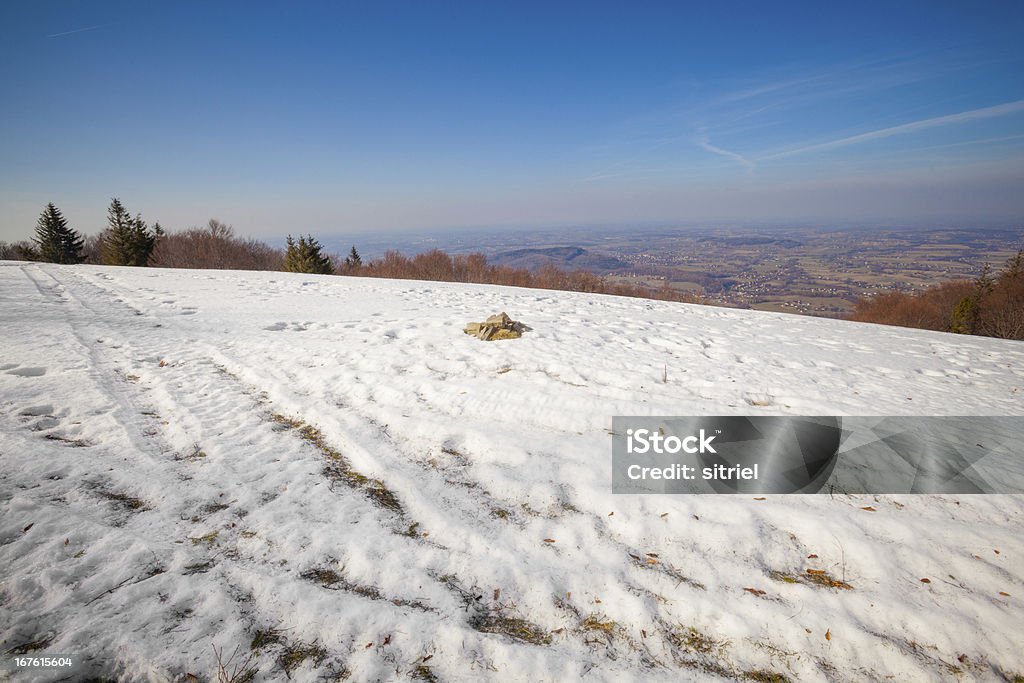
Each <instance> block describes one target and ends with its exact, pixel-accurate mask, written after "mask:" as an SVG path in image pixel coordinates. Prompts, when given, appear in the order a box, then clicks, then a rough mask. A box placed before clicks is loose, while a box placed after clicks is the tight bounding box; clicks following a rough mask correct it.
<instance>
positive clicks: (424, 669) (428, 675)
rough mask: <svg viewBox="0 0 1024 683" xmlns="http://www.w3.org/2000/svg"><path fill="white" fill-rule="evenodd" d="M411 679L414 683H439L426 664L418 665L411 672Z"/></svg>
mask: <svg viewBox="0 0 1024 683" xmlns="http://www.w3.org/2000/svg"><path fill="white" fill-rule="evenodd" d="M409 677H410V678H412V679H413V680H414V681H428V682H429V683H437V681H438V680H439V679H438V678H437V676H435V675H434V672H433V671H431V670H430V667H429V666H427V665H426V664H417V665H416V666H415V667H413V669H412V671H410V672H409Z"/></svg>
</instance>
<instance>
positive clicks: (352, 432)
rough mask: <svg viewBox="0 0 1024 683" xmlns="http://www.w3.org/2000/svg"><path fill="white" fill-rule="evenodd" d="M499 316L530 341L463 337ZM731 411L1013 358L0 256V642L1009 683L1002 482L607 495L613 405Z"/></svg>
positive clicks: (619, 306)
mask: <svg viewBox="0 0 1024 683" xmlns="http://www.w3.org/2000/svg"><path fill="white" fill-rule="evenodd" d="M500 311H507V312H508V313H509V314H510V315H511V316H512V317H513V318H515V319H518V320H522V321H523V322H525V323H526V324H527V325H529V326H530V327H531V328H532V330H531V331H529V332H528V333H526V334H525V335H524V336H523V338H522V339H518V340H511V341H502V342H495V343H484V342H480V341H478V340H476V339H473V338H471V337H469V336H467V335H464V334H463V333H462V332H461V329H462V327H463V325H464V324H465V323H466V322H468V321H473V320H482V319H484V318H485V317H487V316H488V315H491V314H493V313H497V312H500ZM666 379H667V381H665V380H666ZM761 413H778V414H830V415H851V414H890V415H899V414H907V415H912V414H917V415H949V414H961V415H962V414H991V415H996V414H1004V415H1020V414H1024V344H1021V343H1017V342H1004V341H998V340H990V339H979V338H966V337H961V336H953V335H946V334H937V333H930V332H922V331H912V330H904V329H897V328H885V327H879V326H873V325H863V324H853V323H845V322H838V321H828V320H820V319H812V318H804V317H796V316H787V315H778V314H767V313H756V312H748V311H735V310H726V309H721V308H708V307H700V306H687V305H680V304H670V303H659V302H651V301H644V300H636V299H624V298H616V297H606V296H595V295H582V294H571V293H561V292H549V291H535V290H525V289H514V288H501V287H489V286H475V285H460V284H445V283H421V282H404V281H386V280H374V279H358V278H344V277H318V276H306V275H294V274H282V273H240V272H223V271H186V270H157V269H129V268H101V267H93V266H75V267H61V266H50V265H38V264H24V263H12V262H0V511H2V512H0V579H2V583H0V640H2V644H0V651H2V652H3V653H6V654H5V655H4V657H5V660H6V659H9V656H10V655H11V654H13V653H29V654H44V653H46V654H52V653H58V654H71V655H73V656H74V657H75V658H76V660H77V661H76V666H77V667H78V668H77V669H76V670H75V671H74V672H73V673H71V674H68V673H67V672H64V673H47V674H40V676H41V678H40V679H41V680H50V679H51V678H54V677H59V676H61V675H63V676H71V678H69V679H68V680H74V679H77V678H80V677H82V676H86V675H96V676H121V677H123V678H124V679H125V680H170V679H175V678H178V679H180V680H186V679H187V674H192V675H194V676H196V677H198V678H200V679H203V680H205V679H207V678H211V677H213V676H214V675H215V673H216V661H217V659H216V656H215V654H214V652H213V649H212V647H214V646H215V647H216V648H217V650H219V651H222V652H223V654H222V655H221V656H222V658H223V659H224V660H227V659H228V657H229V656H230V655H231V654H232V653H235V652H236V651H237V653H236V654H235V660H234V663H235V664H237V663H238V662H239V661H240V660H242V659H243V658H245V657H249V656H250V655H251V657H252V660H251V661H252V664H253V665H254V666H256V667H258V669H259V673H258V674H257V676H256V680H277V679H283V678H285V677H286V675H289V676H290V677H291V678H292V679H293V680H321V679H323V678H324V677H327V678H330V677H331V676H335V675H337V676H342V675H346V674H348V675H350V676H351V677H352V679H353V680H378V679H380V680H391V679H396V680H402V679H409V678H410V677H411V678H421V679H426V680H434V679H436V680H470V679H476V678H478V677H490V678H494V679H498V680H531V681H542V680H549V681H563V680H572V679H574V678H578V677H582V676H587V677H589V678H590V679H592V680H622V679H623V678H639V677H643V678H651V679H664V680H680V679H684V680H685V679H688V678H692V679H700V680H705V679H715V678H716V677H719V676H721V677H725V678H734V679H746V680H762V681H763V680H784V679H782V678H772V677H771V676H773V675H778V676H784V677H786V678H787V679H790V680H796V679H799V680H807V681H816V680H821V681H825V680H830V681H831V680H838V681H847V680H849V681H860V680H881V679H889V680H899V681H917V680H920V681H925V680H942V679H948V680H1015V679H1014V678H1013V676H1015V675H1017V676H1020V675H1024V651H1022V648H1021V647H1020V645H1021V633H1022V631H1021V624H1024V609H1022V605H1024V602H1022V601H1024V534H1022V531H1024V497H1022V496H981V495H978V496H962V497H953V496H914V495H905V496H884V497H882V496H880V497H872V496H856V497H850V496H835V497H830V496H827V495H822V496H769V497H767V499H762V497H757V498H751V497H747V496H734V497H729V496H614V495H612V494H611V492H610V485H611V475H610V465H611V445H610V437H609V430H610V429H611V418H612V416H613V415H636V414H652V415H687V414H720V415H721V414H761ZM808 570H814V571H816V572H825V573H824V574H822V573H813V572H812V573H808ZM821 577H826V579H827V580H826V579H822V578H821ZM27 678H29V679H31V676H28V677H27ZM187 680H193V679H187ZM1016 680H1020V679H1016Z"/></svg>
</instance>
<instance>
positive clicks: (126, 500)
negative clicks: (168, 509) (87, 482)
mask: <svg viewBox="0 0 1024 683" xmlns="http://www.w3.org/2000/svg"><path fill="white" fill-rule="evenodd" d="M97 493H98V494H99V495H100V497H101V498H105V499H107V500H109V501H110V502H112V503H114V504H115V506H116V507H118V508H121V509H122V510H125V511H127V512H143V511H145V510H149V509H150V508H149V507H148V506H147V505H146V502H145V501H144V500H142V499H141V498H135V497H134V496H129V495H127V494H124V493H116V492H114V491H104V490H102V489H99V490H98V491H97Z"/></svg>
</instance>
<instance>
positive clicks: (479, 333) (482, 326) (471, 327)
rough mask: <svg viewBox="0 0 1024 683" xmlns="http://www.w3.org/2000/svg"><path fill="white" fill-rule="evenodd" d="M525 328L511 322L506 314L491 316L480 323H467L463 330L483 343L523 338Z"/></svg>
mask: <svg viewBox="0 0 1024 683" xmlns="http://www.w3.org/2000/svg"><path fill="white" fill-rule="evenodd" d="M525 329H526V327H525V326H524V325H523V324H522V323H519V322H516V321H514V320H512V318H510V317H508V315H507V314H506V313H499V314H498V315H492V316H491V317H490V318H488V319H487V320H485V321H484V322H482V323H468V324H467V325H466V328H465V329H464V330H463V332H465V333H466V334H471V335H473V336H474V337H476V338H477V339H481V340H483V341H498V340H499V339H518V338H519V337H521V336H523V331H524V330H525Z"/></svg>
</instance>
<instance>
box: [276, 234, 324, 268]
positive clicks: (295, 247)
mask: <svg viewBox="0 0 1024 683" xmlns="http://www.w3.org/2000/svg"><path fill="white" fill-rule="evenodd" d="M287 243H288V250H287V251H286V252H285V255H284V269H285V270H287V271H288V272H291V273H312V274H320V275H332V274H333V273H334V268H333V267H332V266H331V260H330V259H329V258H327V256H325V255H324V253H323V245H321V244H320V243H319V242H317V241H316V240H315V239H313V237H312V236H311V235H307V236H305V237H303V236H301V235H299V240H298V241H297V242H296V241H295V240H293V239H292V236H291V235H288V240H287Z"/></svg>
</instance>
